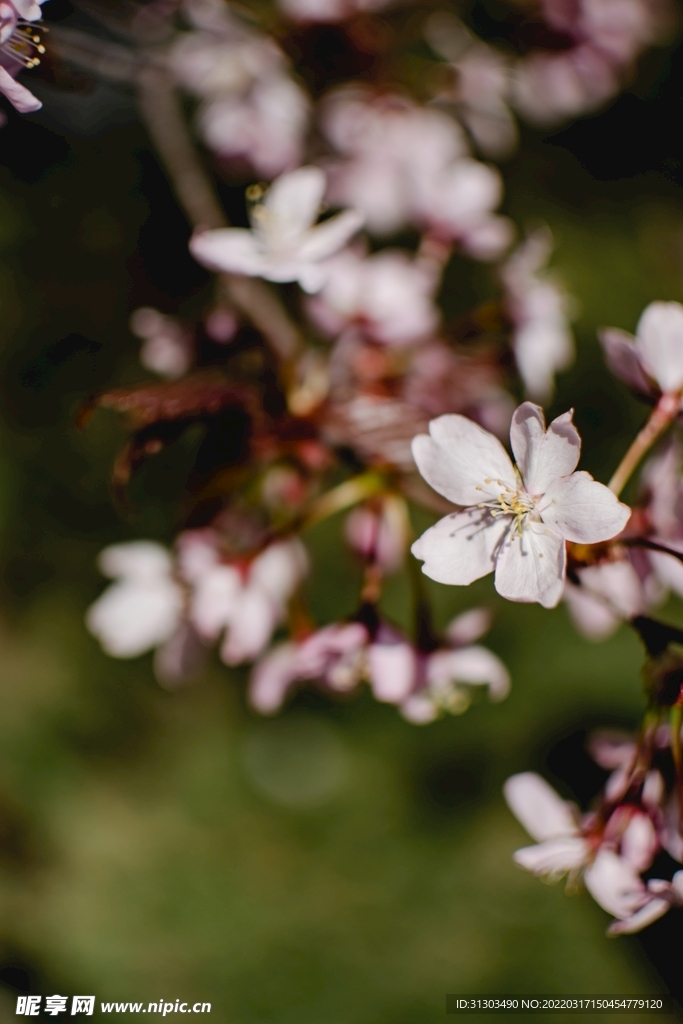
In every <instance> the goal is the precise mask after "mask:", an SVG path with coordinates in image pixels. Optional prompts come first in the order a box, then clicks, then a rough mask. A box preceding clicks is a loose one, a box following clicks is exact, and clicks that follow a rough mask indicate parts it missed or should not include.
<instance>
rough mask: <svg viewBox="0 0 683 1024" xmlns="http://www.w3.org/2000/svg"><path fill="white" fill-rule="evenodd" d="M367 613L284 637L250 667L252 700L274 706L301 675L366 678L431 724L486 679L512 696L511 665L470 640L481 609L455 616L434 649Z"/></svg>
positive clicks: (343, 682) (478, 628) (482, 618)
mask: <svg viewBox="0 0 683 1024" xmlns="http://www.w3.org/2000/svg"><path fill="white" fill-rule="evenodd" d="M371 611H372V610H371ZM367 613H368V609H367V607H366V608H365V609H363V610H362V611H361V614H360V615H359V618H358V619H357V620H354V621H351V622H345V623H333V624H332V625H330V626H325V627H323V628H322V629H319V630H317V632H315V633H313V634H312V635H311V636H309V637H308V638H307V639H306V640H303V641H302V642H299V643H296V642H293V641H292V642H289V643H285V644H281V645H279V646H277V647H275V648H273V650H272V651H270V652H268V654H266V655H265V657H264V658H262V659H261V660H260V661H259V662H258V663H257V665H256V666H255V668H254V671H253V674H252V679H251V684H250V690H249V699H250V701H251V703H252V704H253V706H254V707H255V708H256V709H257V710H259V711H261V712H262V713H264V714H272V713H273V712H275V711H277V710H278V709H279V708H280V707H281V705H282V702H283V701H284V699H285V697H286V696H287V694H288V693H289V691H290V690H291V688H292V687H293V686H294V685H295V684H296V683H297V682H303V681H306V680H312V681H316V682H317V683H318V684H319V685H322V686H323V687H324V688H325V689H328V690H330V691H332V692H337V693H342V692H347V691H349V690H352V689H354V688H355V687H356V686H358V684H359V683H360V682H361V680H362V679H366V680H367V681H368V682H369V683H370V686H371V689H372V692H373V694H374V696H375V698H376V699H377V700H379V701H382V702H383V703H387V704H395V705H398V707H399V710H400V712H401V714H402V715H403V717H404V718H406V719H407V720H408V721H410V722H412V723H413V724H417V725H425V724H427V723H429V722H432V721H434V719H435V718H438V717H439V715H440V714H443V713H444V712H450V713H451V714H460V713H462V712H463V711H465V710H466V709H467V707H468V706H469V703H470V698H469V694H468V690H469V688H470V687H472V686H487V687H488V690H489V695H490V697H491V699H492V700H502V699H503V698H504V697H505V696H507V693H508V690H509V688H510V677H509V675H508V672H507V669H506V668H505V666H504V665H503V663H502V662H501V661H500V660H499V659H498V658H497V657H496V656H495V655H494V654H492V653H491V651H489V650H487V649H486V648H485V647H481V646H479V645H477V644H474V643H473V642H472V641H473V640H474V639H477V638H478V637H479V636H480V635H481V634H482V633H483V632H486V630H487V628H488V625H489V619H488V616H487V615H486V613H485V612H483V610H482V609H473V610H472V611H471V612H468V613H465V614H464V615H462V616H460V617H459V619H456V620H455V622H454V623H453V624H452V628H451V629H450V631H449V635H448V643H449V646H448V647H439V648H437V649H436V650H434V651H431V652H429V653H427V652H422V651H420V650H418V649H417V648H416V647H415V646H414V645H413V644H411V643H410V642H409V641H408V640H407V639H406V637H405V636H403V634H402V633H401V632H400V631H399V630H397V629H395V628H394V627H393V626H391V625H390V624H389V623H386V622H382V621H379V620H377V619H376V618H375V614H376V613H374V612H372V614H367Z"/></svg>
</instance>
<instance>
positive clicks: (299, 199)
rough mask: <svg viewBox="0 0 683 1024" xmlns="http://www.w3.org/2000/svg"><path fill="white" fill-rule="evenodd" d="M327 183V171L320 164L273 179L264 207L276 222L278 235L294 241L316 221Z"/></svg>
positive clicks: (301, 168)
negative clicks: (322, 169) (321, 168)
mask: <svg viewBox="0 0 683 1024" xmlns="http://www.w3.org/2000/svg"><path fill="white" fill-rule="evenodd" d="M325 185H326V178H325V172H324V171H321V170H320V168H319V167H299V168H298V169H297V170H296V171H290V172H289V174H283V175H281V176H280V177H279V178H277V179H276V180H275V181H274V182H273V184H272V185H271V186H270V188H269V189H268V192H267V194H266V198H265V200H264V206H265V208H266V210H267V212H268V214H270V215H271V216H272V218H273V220H274V221H275V222H276V223H277V234H278V237H281V238H283V239H285V240H287V241H294V240H295V239H297V238H299V237H300V236H301V235H303V233H304V232H305V231H307V230H308V229H309V228H310V226H311V225H312V224H314V223H315V220H316V218H317V216H318V211H319V210H320V206H321V203H322V200H323V196H324V194H325Z"/></svg>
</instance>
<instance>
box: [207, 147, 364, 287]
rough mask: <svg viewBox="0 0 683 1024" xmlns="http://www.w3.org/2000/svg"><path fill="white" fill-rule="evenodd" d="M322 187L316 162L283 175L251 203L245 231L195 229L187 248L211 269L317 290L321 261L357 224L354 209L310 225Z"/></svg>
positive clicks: (322, 280) (323, 276)
mask: <svg viewBox="0 0 683 1024" xmlns="http://www.w3.org/2000/svg"><path fill="white" fill-rule="evenodd" d="M324 192H325V174H324V173H323V171H321V170H320V169H319V168H317V167H300V168H299V169H298V170H296V171H291V172H290V173H289V174H283V175H282V176H281V177H280V178H278V179H277V180H276V181H275V182H273V184H272V185H271V187H270V188H269V189H268V191H267V192H266V195H265V197H264V198H263V200H262V201H260V202H258V203H256V204H255V205H254V206H253V207H252V209H251V214H250V216H251V223H252V229H251V231H249V230H247V229H246V228H218V229H216V230H213V231H199V232H197V233H196V234H195V235H193V237H192V239H191V240H190V252H191V253H192V255H193V256H194V257H195V259H196V260H198V262H199V263H202V264H204V266H206V267H209V269H211V270H215V271H218V272H223V273H234V274H247V275H249V276H252V277H264V278H266V280H268V281H298V282H299V284H300V285H301V287H302V288H303V289H304V291H307V292H315V291H318V290H319V289H320V288H322V286H323V285H324V283H325V279H326V268H325V267H324V266H323V264H324V261H325V260H327V259H328V258H329V257H330V256H333V255H334V253H336V252H337V251H338V250H339V249H341V248H342V247H343V246H344V245H346V243H347V242H348V241H349V239H350V238H351V236H352V235H354V234H355V233H356V231H358V229H359V228H360V227H361V226H362V224H363V216H362V215H361V214H360V213H358V212H357V211H356V210H345V211H344V212H342V213H338V214H336V215H335V216H333V217H330V218H329V219H328V220H325V221H323V222H322V223H321V224H316V220H317V218H318V213H319V212H320V208H321V204H322V200H323V195H324Z"/></svg>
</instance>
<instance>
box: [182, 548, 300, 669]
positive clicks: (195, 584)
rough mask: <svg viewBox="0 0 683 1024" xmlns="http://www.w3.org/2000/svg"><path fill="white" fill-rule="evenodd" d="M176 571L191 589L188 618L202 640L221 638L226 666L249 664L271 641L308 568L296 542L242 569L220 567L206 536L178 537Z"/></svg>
mask: <svg viewBox="0 0 683 1024" xmlns="http://www.w3.org/2000/svg"><path fill="white" fill-rule="evenodd" d="M178 549H179V558H178V569H179V573H180V575H181V576H182V578H183V579H184V580H185V581H186V582H187V583H188V584H189V587H190V600H189V609H188V616H189V619H190V621H191V622H192V623H193V625H194V626H195V628H196V629H197V631H198V633H199V635H200V636H201V637H202V638H203V639H204V640H206V641H213V640H216V639H218V638H219V637H220V636H221V635H222V636H223V639H222V643H221V649H220V656H221V658H222V659H223V661H224V662H225V663H226V664H227V665H238V664H240V663H241V662H243V661H250V660H252V659H253V658H256V657H258V655H259V654H261V652H262V651H263V650H264V648H265V647H266V646H267V645H268V643H269V642H270V639H271V637H272V635H273V631H274V630H275V629H276V628H277V626H278V625H280V623H281V622H282V621H283V619H284V617H285V614H286V609H287V602H288V600H289V598H290V597H291V596H292V594H293V593H294V591H295V590H296V588H297V586H298V585H299V583H300V582H301V580H302V578H303V576H304V575H305V573H306V571H307V567H308V559H307V557H306V552H305V549H304V547H303V545H302V544H301V542H300V541H298V540H291V541H281V542H278V543H274V544H271V545H269V547H267V548H266V549H265V551H263V552H262V553H261V554H260V555H258V556H257V557H256V558H254V559H253V560H252V561H251V562H249V563H248V564H246V565H237V564H234V563H228V562H224V561H222V560H221V558H220V554H219V551H218V549H217V544H216V538H215V537H214V536H212V534H211V532H210V531H196V532H195V531H190V532H187V533H183V534H181V535H180V537H179V538H178Z"/></svg>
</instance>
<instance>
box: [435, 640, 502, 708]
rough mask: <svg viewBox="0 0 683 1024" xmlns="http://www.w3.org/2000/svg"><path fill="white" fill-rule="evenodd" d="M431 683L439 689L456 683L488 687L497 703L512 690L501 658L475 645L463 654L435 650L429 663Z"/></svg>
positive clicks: (467, 648)
mask: <svg viewBox="0 0 683 1024" xmlns="http://www.w3.org/2000/svg"><path fill="white" fill-rule="evenodd" d="M427 682H428V683H429V684H430V685H433V686H437V687H438V686H439V685H444V684H446V685H447V684H449V683H453V682H459V683H469V684H470V685H472V686H479V685H488V687H489V693H490V696H491V698H492V699H493V700H502V699H503V698H504V697H506V696H507V694H508V692H509V690H510V676H509V673H508V670H507V669H506V668H505V665H504V664H503V662H502V661H501V660H500V658H497V657H496V655H495V654H493V653H492V652H491V651H489V650H487V648H486V647H480V646H479V645H475V644H473V645H472V646H471V647H463V648H461V649H460V650H459V651H444V650H440V651H435V652H434V654H432V655H431V656H430V657H429V659H428V661H427Z"/></svg>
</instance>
